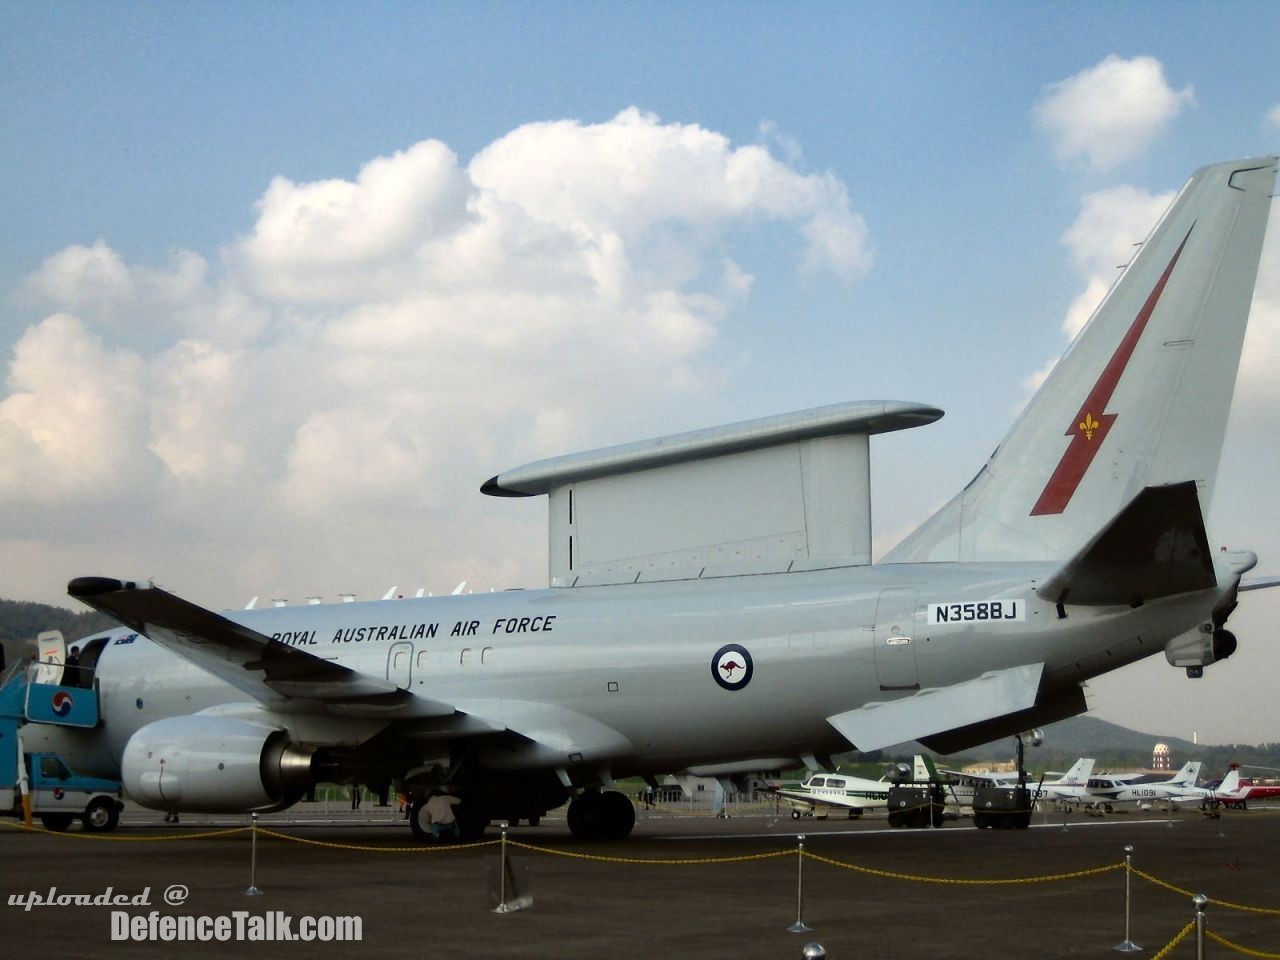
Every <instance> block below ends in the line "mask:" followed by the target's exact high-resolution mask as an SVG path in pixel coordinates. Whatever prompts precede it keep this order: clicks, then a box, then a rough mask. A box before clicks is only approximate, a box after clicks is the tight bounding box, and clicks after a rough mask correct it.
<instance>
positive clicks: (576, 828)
mask: <svg viewBox="0 0 1280 960" xmlns="http://www.w3.org/2000/svg"><path fill="white" fill-rule="evenodd" d="M568 820H569V832H570V833H572V834H573V835H574V836H575V837H576V838H577V839H579V840H596V839H599V836H600V831H599V823H600V794H599V793H598V792H597V791H594V790H592V791H587V792H585V793H580V794H578V795H577V796H576V797H574V798H573V799H572V800H570V801H569V814H568Z"/></svg>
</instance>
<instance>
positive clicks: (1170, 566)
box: [1036, 481, 1217, 606]
mask: <svg viewBox="0 0 1280 960" xmlns="http://www.w3.org/2000/svg"><path fill="white" fill-rule="evenodd" d="M1216 584H1217V577H1216V576H1215V574H1214V571H1213V556H1212V554H1211V552H1210V550H1209V539H1208V536H1207V535H1206V534H1205V529H1204V517H1203V515H1202V514H1201V512H1200V500H1199V497H1198V496H1197V494H1196V485H1195V483H1193V482H1191V481H1187V482H1186V483H1175V484H1171V485H1169V486H1164V487H1147V488H1146V489H1145V490H1143V491H1142V492H1141V493H1139V494H1138V495H1137V496H1136V497H1134V498H1133V500H1132V501H1131V502H1130V503H1129V505H1128V506H1127V507H1125V508H1124V509H1123V510H1121V511H1120V514H1119V515H1118V516H1117V517H1116V518H1115V519H1114V520H1112V521H1111V523H1109V524H1108V525H1107V526H1106V527H1104V528H1103V529H1102V531H1101V532H1100V533H1098V534H1097V536H1095V537H1094V538H1093V539H1092V540H1091V541H1089V543H1087V544H1086V545H1085V546H1084V548H1083V549H1082V550H1081V551H1080V552H1079V553H1077V554H1076V555H1075V556H1074V557H1072V558H1071V559H1070V560H1068V561H1067V563H1066V564H1065V565H1064V566H1063V567H1062V568H1061V569H1060V570H1058V572H1057V573H1055V574H1054V575H1053V576H1052V577H1050V578H1049V579H1048V580H1046V581H1045V582H1044V583H1043V584H1041V585H1040V586H1039V587H1038V588H1037V589H1036V593H1038V594H1039V595H1040V597H1041V598H1043V599H1045V600H1048V601H1049V602H1050V603H1075V604H1086V605H1111V604H1122V603H1127V604H1131V605H1134V606H1136V605H1138V604H1141V603H1143V602H1144V601H1147V600H1154V599H1156V598H1158V597H1168V596H1172V595H1173V594H1176V593H1186V592H1187V591H1190V590H1205V589H1208V588H1210V587H1213V586H1215V585H1216Z"/></svg>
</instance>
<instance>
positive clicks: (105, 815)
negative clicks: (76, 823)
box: [84, 797, 120, 833]
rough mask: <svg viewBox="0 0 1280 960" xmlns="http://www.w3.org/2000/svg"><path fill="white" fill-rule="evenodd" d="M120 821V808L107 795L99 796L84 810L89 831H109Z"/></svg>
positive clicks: (86, 827)
mask: <svg viewBox="0 0 1280 960" xmlns="http://www.w3.org/2000/svg"><path fill="white" fill-rule="evenodd" d="M119 822H120V808H119V807H117V806H116V805H115V804H114V803H112V802H111V801H110V800H108V799H107V798H106V797H99V798H98V799H97V800H95V801H93V803H91V804H89V806H88V807H86V808H85V811H84V828H85V830H87V831H88V832H89V833H109V832H111V831H112V830H114V829H115V828H116V824H117V823H119Z"/></svg>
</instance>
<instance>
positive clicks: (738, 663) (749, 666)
mask: <svg viewBox="0 0 1280 960" xmlns="http://www.w3.org/2000/svg"><path fill="white" fill-rule="evenodd" d="M754 670H755V665H754V664H753V663H752V662H751V654H749V653H747V648H746V647H744V646H742V644H739V643H727V644H725V645H724V646H723V647H721V648H720V649H719V650H717V651H716V654H715V656H714V657H712V658H711V675H712V676H713V677H715V678H716V683H718V684H720V686H722V687H724V688H725V689H726V690H741V689H742V688H743V687H745V686H746V685H747V684H748V683H750V682H751V674H752V672H753V671H754Z"/></svg>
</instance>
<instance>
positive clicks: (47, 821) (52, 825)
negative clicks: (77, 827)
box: [40, 813, 75, 833]
mask: <svg viewBox="0 0 1280 960" xmlns="http://www.w3.org/2000/svg"><path fill="white" fill-rule="evenodd" d="M74 819H75V818H74V817H73V816H72V815H71V814H69V813H42V814H40V822H41V823H42V824H44V828H45V829H46V830H52V831H53V832H54V833H61V832H62V831H63V830H65V829H67V827H69V826H71V821H72V820H74Z"/></svg>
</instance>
